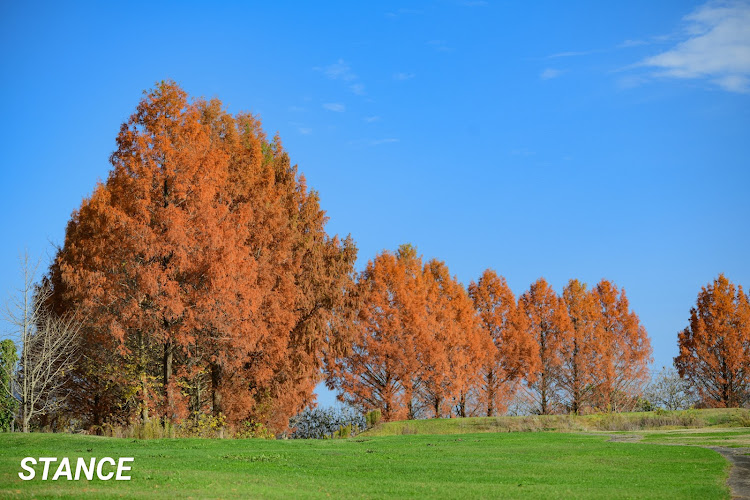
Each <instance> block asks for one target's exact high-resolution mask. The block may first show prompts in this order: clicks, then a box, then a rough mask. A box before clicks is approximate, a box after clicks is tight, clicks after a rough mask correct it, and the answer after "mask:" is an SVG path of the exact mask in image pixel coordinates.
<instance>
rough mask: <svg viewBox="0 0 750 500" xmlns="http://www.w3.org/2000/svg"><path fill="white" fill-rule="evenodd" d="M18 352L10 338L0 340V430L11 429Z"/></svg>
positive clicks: (14, 408)
mask: <svg viewBox="0 0 750 500" xmlns="http://www.w3.org/2000/svg"><path fill="white" fill-rule="evenodd" d="M17 361H18V352H17V351H16V344H15V343H14V342H13V341H12V340H11V339H5V340H3V341H0V432H7V431H9V430H12V428H13V421H14V420H15V418H16V410H17V408H18V401H16V398H15V397H13V375H14V373H15V371H16V362H17Z"/></svg>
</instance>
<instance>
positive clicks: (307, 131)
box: [297, 127, 312, 135]
mask: <svg viewBox="0 0 750 500" xmlns="http://www.w3.org/2000/svg"><path fill="white" fill-rule="evenodd" d="M297 130H298V131H299V133H300V134H302V135H310V134H312V129H311V128H310V127H299V128H298V129H297Z"/></svg>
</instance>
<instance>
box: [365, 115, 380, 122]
mask: <svg viewBox="0 0 750 500" xmlns="http://www.w3.org/2000/svg"><path fill="white" fill-rule="evenodd" d="M364 120H365V121H366V122H367V123H373V122H376V121H378V120H380V117H379V116H365V118H364Z"/></svg>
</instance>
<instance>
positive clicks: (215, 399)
mask: <svg viewBox="0 0 750 500" xmlns="http://www.w3.org/2000/svg"><path fill="white" fill-rule="evenodd" d="M221 377H222V373H221V366H220V365H219V364H218V363H211V408H212V410H213V414H214V416H215V417H218V416H219V414H220V413H221V410H222V408H221V392H220V391H219V388H220V387H221Z"/></svg>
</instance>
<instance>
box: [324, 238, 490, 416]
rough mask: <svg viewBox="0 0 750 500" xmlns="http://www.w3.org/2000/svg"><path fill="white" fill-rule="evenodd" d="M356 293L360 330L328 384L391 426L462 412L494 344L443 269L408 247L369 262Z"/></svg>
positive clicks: (441, 264) (462, 291) (337, 363)
mask: <svg viewBox="0 0 750 500" xmlns="http://www.w3.org/2000/svg"><path fill="white" fill-rule="evenodd" d="M356 290H357V291H356V294H357V299H358V301H359V307H358V309H357V310H358V313H357V321H356V325H357V329H358V331H357V333H356V334H355V335H354V337H353V344H352V347H351V350H350V351H349V352H348V353H346V355H344V356H341V357H340V358H338V359H337V362H336V363H335V365H334V366H333V369H332V371H331V372H330V374H329V379H328V380H329V385H330V386H331V387H332V388H336V389H338V390H339V391H340V393H341V396H340V397H341V399H342V400H343V401H345V402H346V403H348V404H350V405H352V406H354V407H356V408H359V409H361V410H365V411H366V410H372V409H380V410H381V411H382V415H383V420H386V421H389V420H398V419H403V418H417V417H419V416H423V415H424V416H426V415H429V416H434V417H440V416H443V415H448V414H450V413H451V412H452V411H453V407H454V406H455V407H461V405H462V401H465V400H463V399H462V397H465V396H466V394H467V393H468V391H469V390H470V388H471V387H472V386H473V384H474V382H475V380H476V377H477V375H478V368H479V366H481V363H482V362H481V361H480V363H477V360H478V359H479V360H483V359H484V356H485V353H486V352H487V345H488V343H487V342H486V341H485V340H486V339H484V337H483V336H482V332H481V330H480V329H478V328H477V323H476V321H475V314H474V309H473V306H472V303H471V300H470V299H469V296H468V294H467V293H466V290H465V289H464V288H463V287H462V286H461V285H460V284H459V283H458V281H457V280H456V279H455V277H452V276H451V275H450V273H449V271H448V268H447V267H446V266H445V264H444V263H443V262H440V261H437V260H431V261H429V262H426V263H423V261H422V258H421V257H420V256H418V255H417V252H416V249H415V248H414V247H412V246H411V245H402V246H401V247H400V248H399V249H398V251H397V252H395V253H394V252H389V251H384V252H382V253H381V254H379V255H377V256H376V257H375V259H374V260H372V261H370V262H368V264H367V267H366V268H365V270H364V271H363V272H362V274H361V276H360V277H359V280H358V282H357V288H356ZM460 411H461V410H459V412H460Z"/></svg>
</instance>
